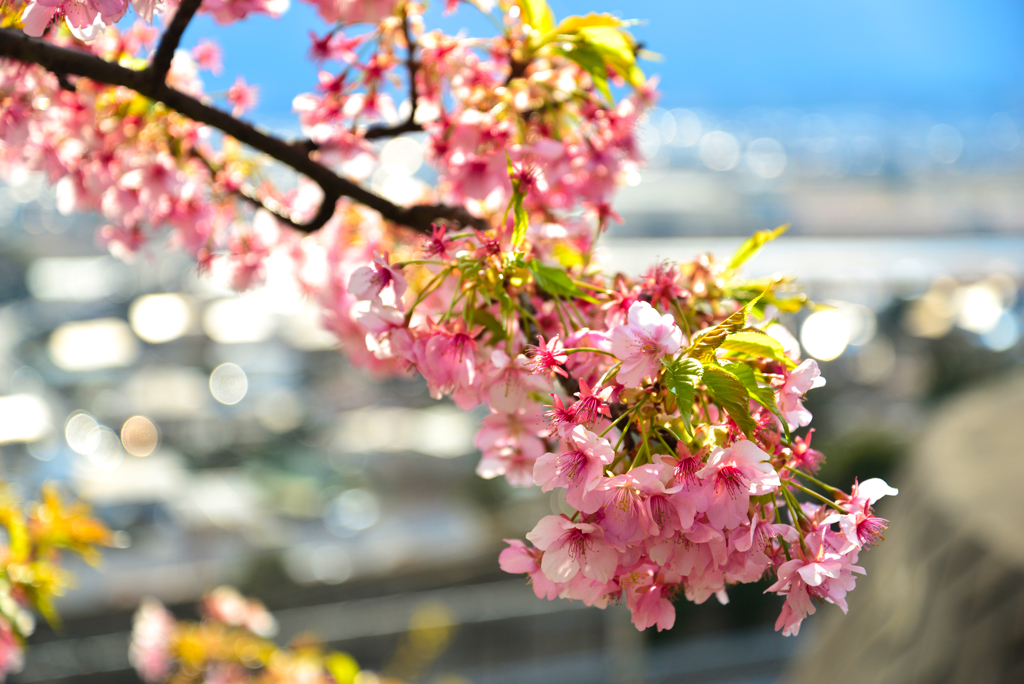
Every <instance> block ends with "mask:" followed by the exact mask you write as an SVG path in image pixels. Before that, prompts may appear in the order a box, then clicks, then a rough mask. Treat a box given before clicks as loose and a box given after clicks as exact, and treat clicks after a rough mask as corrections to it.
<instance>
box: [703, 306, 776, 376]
mask: <svg viewBox="0 0 1024 684" xmlns="http://www.w3.org/2000/svg"><path fill="white" fill-rule="evenodd" d="M763 296H764V293H761V294H759V295H758V296H756V297H754V298H753V299H751V300H750V301H749V302H747V303H746V305H744V306H743V307H742V308H740V309H737V310H736V311H734V312H733V313H732V314H731V315H730V316H729V317H728V318H726V319H725V320H724V321H722V322H721V323H719V324H718V325H716V326H713V327H710V328H707V329H705V330H703V331H701V333H699V335H698V336H697V339H696V340H694V342H693V344H692V345H691V346H690V349H689V351H688V352H687V354H686V355H687V356H689V357H690V358H694V359H698V360H699V361H700V362H701V363H703V364H704V365H707V364H709V363H711V362H712V361H714V359H715V350H716V349H718V348H719V347H721V346H722V343H723V342H725V338H727V337H728V336H729V335H732V334H733V333H736V332H739V331H740V330H742V329H743V328H745V327H746V325H747V314H748V313H750V310H751V309H752V308H753V307H754V304H757V302H758V300H760V299H761V297H763Z"/></svg>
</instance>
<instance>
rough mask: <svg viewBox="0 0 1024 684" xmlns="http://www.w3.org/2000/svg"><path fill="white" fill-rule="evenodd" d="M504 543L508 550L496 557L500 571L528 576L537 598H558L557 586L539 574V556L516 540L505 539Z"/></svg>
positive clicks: (551, 599)
mask: <svg viewBox="0 0 1024 684" xmlns="http://www.w3.org/2000/svg"><path fill="white" fill-rule="evenodd" d="M505 543H506V544H508V548H506V549H505V550H504V551H502V552H501V554H499V556H498V564H499V565H500V566H501V569H502V570H504V571H505V572H508V573H511V574H513V575H522V574H527V575H529V576H530V583H531V584H533V593H534V594H536V595H537V598H546V599H547V600H549V601H553V600H555V599H556V598H558V594H559V591H560V590H559V588H558V585H556V584H555V583H554V582H552V581H551V580H549V579H548V578H547V576H546V575H545V574H544V573H543V572H541V569H540V557H541V554H540V553H539V552H537V551H536V550H535V549H531V548H530V547H528V546H527V545H526V544H524V543H523V542H521V541H520V540H518V539H506V540H505Z"/></svg>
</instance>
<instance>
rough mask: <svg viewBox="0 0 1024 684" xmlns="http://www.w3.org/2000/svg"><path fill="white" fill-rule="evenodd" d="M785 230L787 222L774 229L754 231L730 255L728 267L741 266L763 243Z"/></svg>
mask: <svg viewBox="0 0 1024 684" xmlns="http://www.w3.org/2000/svg"><path fill="white" fill-rule="evenodd" d="M787 230H789V224H788V223H787V224H786V225H784V226H779V227H778V228H776V229H775V230H759V231H757V232H756V233H754V234H753V235H752V236H751V237H749V238H747V239H746V240H744V241H743V244H742V245H740V246H739V249H737V250H736V253H735V254H733V255H732V260H731V261H729V269H730V270H735V269H737V268H739V267H740V266H742V265H743V264H744V263H746V261H747V260H748V259H749V258H750V257H752V256H754V255H755V254H757V252H758V251H759V250H760V249H761V247H763V246H764V245H765V243H768V242H771V241H772V240H774V239H775V238H777V237H779V236H780V235H782V234H783V233H785V232H786V231H787Z"/></svg>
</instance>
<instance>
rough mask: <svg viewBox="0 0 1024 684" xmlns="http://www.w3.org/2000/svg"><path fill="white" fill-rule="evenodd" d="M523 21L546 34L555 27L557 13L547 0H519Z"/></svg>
mask: <svg viewBox="0 0 1024 684" xmlns="http://www.w3.org/2000/svg"><path fill="white" fill-rule="evenodd" d="M518 4H519V9H520V10H521V11H522V13H523V22H524V23H526V24H529V25H530V26H531V27H532V28H534V29H536V30H537V31H538V32H539V33H540V34H541V35H545V34H547V33H549V32H550V31H551V29H553V28H554V27H555V15H554V13H553V12H552V11H551V8H550V7H548V3H547V2H546V0H518Z"/></svg>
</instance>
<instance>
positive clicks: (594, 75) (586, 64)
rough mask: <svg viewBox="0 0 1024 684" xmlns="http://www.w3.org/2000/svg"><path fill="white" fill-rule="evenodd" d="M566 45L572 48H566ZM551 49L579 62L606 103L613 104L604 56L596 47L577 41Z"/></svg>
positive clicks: (613, 98) (613, 99)
mask: <svg viewBox="0 0 1024 684" xmlns="http://www.w3.org/2000/svg"><path fill="white" fill-rule="evenodd" d="M568 47H571V48H572V49H567V48H568ZM552 51H553V52H554V53H555V54H558V55H561V56H563V57H565V58H566V59H568V60H571V61H573V62H575V63H576V64H579V65H580V67H581V68H582V69H583V70H584V71H586V72H587V73H588V74H590V78H591V79H592V80H593V81H594V87H595V88H597V89H598V90H599V91H600V92H601V94H602V95H604V97H605V99H606V100H607V101H608V103H609V104H615V97H614V96H613V95H612V91H611V88H609V87H608V67H607V66H605V61H604V57H603V56H602V55H601V53H600V52H599V51H598V50H597V48H595V47H594V46H593V45H590V44H589V43H587V42H584V41H577V42H575V43H570V44H569V45H568V46H566V47H564V48H563V47H558V48H555V49H554V50H552Z"/></svg>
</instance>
